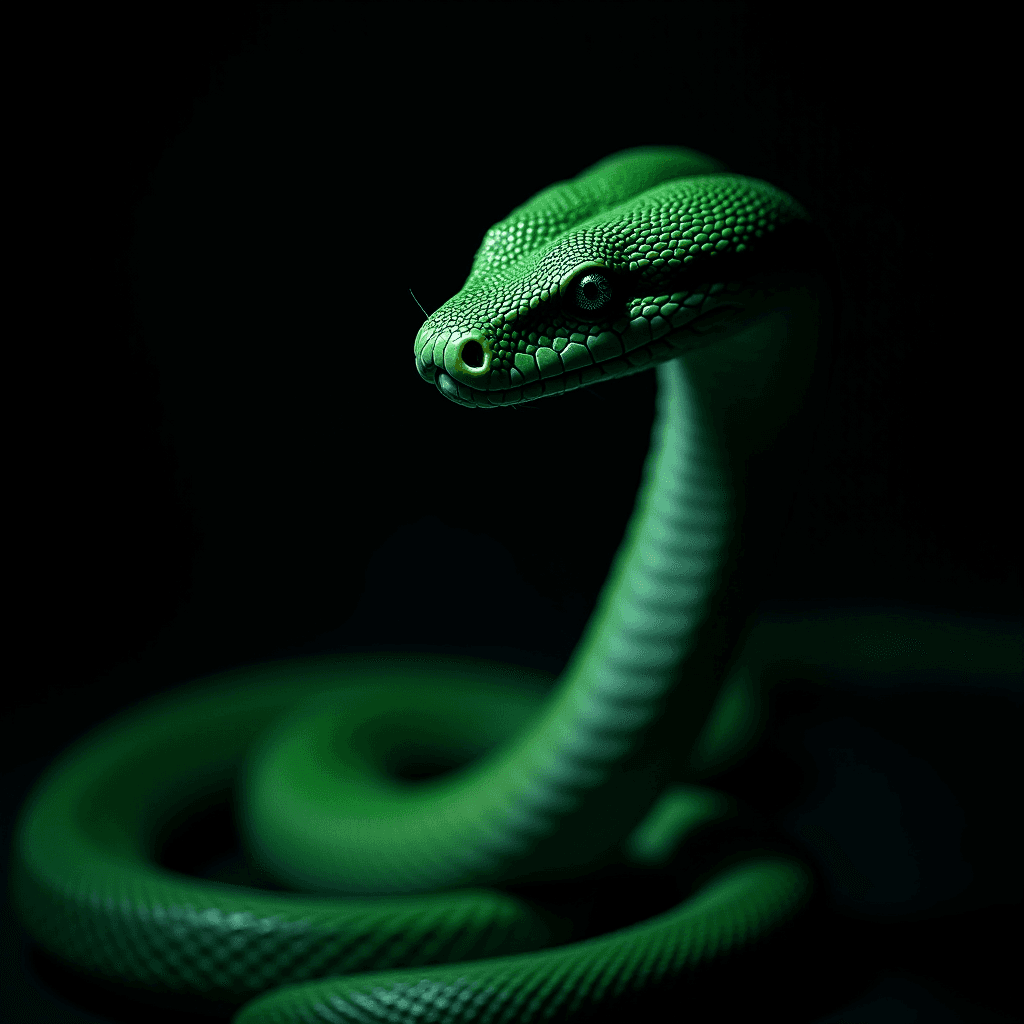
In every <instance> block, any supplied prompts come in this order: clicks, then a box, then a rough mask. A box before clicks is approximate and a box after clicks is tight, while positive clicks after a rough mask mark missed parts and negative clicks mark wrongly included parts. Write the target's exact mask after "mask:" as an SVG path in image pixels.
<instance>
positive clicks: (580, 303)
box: [576, 273, 612, 314]
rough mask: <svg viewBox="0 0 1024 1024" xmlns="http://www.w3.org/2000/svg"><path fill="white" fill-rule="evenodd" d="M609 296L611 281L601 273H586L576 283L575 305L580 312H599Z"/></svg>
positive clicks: (610, 295)
mask: <svg viewBox="0 0 1024 1024" xmlns="http://www.w3.org/2000/svg"><path fill="white" fill-rule="evenodd" d="M611 298H612V286H611V282H610V281H609V280H608V279H607V278H606V277H605V276H604V275H603V274H595V273H590V274H586V275H584V276H583V277H582V278H580V280H579V282H578V283H577V285H576V307H577V308H578V309H579V311H580V312H581V313H590V314H593V313H599V312H601V311H602V310H603V309H604V308H605V307H606V306H607V305H608V304H609V302H610V301H611Z"/></svg>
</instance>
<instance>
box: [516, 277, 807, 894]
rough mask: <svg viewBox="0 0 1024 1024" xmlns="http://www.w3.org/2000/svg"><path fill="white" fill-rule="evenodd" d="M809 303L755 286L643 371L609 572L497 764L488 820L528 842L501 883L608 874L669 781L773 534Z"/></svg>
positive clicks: (764, 566) (791, 469)
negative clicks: (533, 714)
mask: <svg viewBox="0 0 1024 1024" xmlns="http://www.w3.org/2000/svg"><path fill="white" fill-rule="evenodd" d="M824 301H825V300H824V298H823V290H822V288H821V287H820V286H818V285H817V284H816V283H814V282H809V281H808V279H807V278H806V277H805V276H802V277H800V278H796V277H795V276H793V275H785V274H778V275H773V276H771V277H765V278H762V280H761V283H760V285H759V287H758V289H757V291H756V293H755V299H754V301H753V302H752V303H751V304H750V305H748V306H746V307H745V309H744V311H743V313H742V314H739V316H738V318H737V319H736V320H734V321H733V322H732V323H730V324H727V325H725V326H724V327H723V328H721V330H722V331H723V332H725V333H724V334H723V335H722V336H717V335H716V334H712V335H711V336H710V337H708V336H705V338H703V339H701V341H702V343H701V344H700V347H698V348H696V349H694V350H692V351H690V352H689V353H687V354H686V355H684V356H681V357H679V358H677V359H674V360H671V361H669V362H666V363H663V364H661V365H659V366H658V367H657V373H658V390H657V408H656V416H655V422H654V427H653V431H652V438H651V445H650V449H649V452H648V456H647V460H646V464H645V468H644V479H643V483H642V485H641V487H640V489H639V491H638V494H637V499H636V504H635V507H634V511H633V513H632V515H631V518H630V520H629V523H628V525H627V527H626V531H625V535H624V537H623V540H622V543H621V545H620V547H619V549H618V551H617V553H616V555H615V558H614V561H613V563H612V567H611V571H610V572H609V575H608V578H607V580H606V582H605V584H604V587H603V588H602V591H601V593H600V595H599V598H598V601H597V604H596V607H595V610H594V612H593V614H592V616H591V618H590V620H589V621H588V623H587V625H586V628H585V630H584V633H583V635H582V637H581V639H580V641H579V643H578V645H577V647H576V649H575V651H574V652H573V654H572V656H571V658H570V661H569V663H568V665H567V667H566V669H565V671H564V673H563V675H562V678H561V680H560V683H559V686H558V688H557V689H556V691H555V693H554V695H553V698H552V700H551V702H550V704H549V705H548V706H547V708H546V710H545V713H544V714H543V715H542V717H541V718H540V720H539V721H538V722H537V724H536V727H535V728H534V729H533V730H532V731H531V732H530V733H528V734H527V735H526V736H524V737H523V739H522V740H521V741H520V742H519V743H518V744H517V745H516V747H515V748H514V749H512V750H510V751H508V752H507V753H506V754H505V755H504V757H503V758H502V759H501V763H500V769H503V774H504V778H503V782H504V786H503V787H501V789H502V790H503V791H504V794H505V796H506V803H505V806H506V807H515V808H517V811H516V814H515V816H514V817H515V819H516V820H519V821H528V822H530V826H529V829H530V830H531V831H532V832H533V833H534V835H539V838H538V839H537V840H536V841H535V843H534V845H533V846H532V848H531V849H530V853H529V854H528V855H527V856H524V857H523V858H522V859H521V861H520V862H519V863H517V864H515V865H514V866H510V867H509V873H510V875H511V876H512V877H515V876H516V875H522V876H523V877H530V878H536V877H558V876H560V875H561V874H563V873H566V872H572V871H576V872H578V870H579V867H580V865H581V864H583V863H588V862H590V863H595V864H600V863H601V862H603V861H607V860H609V859H617V856H618V853H617V851H618V849H619V847H620V844H621V842H622V840H623V839H624V838H625V836H626V835H627V834H628V833H629V832H630V831H631V829H632V828H634V827H635V826H636V825H637V824H638V823H639V822H640V821H641V820H642V819H643V817H644V816H645V815H646V813H647V812H648V811H649V809H650V808H651V806H652V805H653V803H654V801H655V800H656V799H657V797H658V795H659V794H660V792H661V791H662V790H663V789H664V787H665V785H666V784H667V783H668V782H669V781H672V780H676V779H679V778H685V776H686V773H687V764H688V759H689V752H690V751H691V749H692V748H693V746H694V744H695V742H696V740H697V738H698V736H699V734H700V731H701V729H702V728H703V726H704V724H705V722H706V720H707V718H708V715H709V713H710V711H711V709H712V707H713V705H714V701H715V699H716V697H717V695H718V692H719V690H720V687H721V684H722V682H723V681H724V679H725V678H726V676H727V674H728V673H729V670H730V668H731V665H732V663H733V662H734V660H735V659H736V657H737V653H738V651H739V648H740V647H741V644H742V641H743V639H744V636H745V634H746V632H747V631H748V629H749V627H750V623H751V618H752V614H753V611H754V608H755V605H756V602H757V600H758V598H759V592H760V590H761V589H762V588H763V584H764V581H765V577H766V576H767V575H768V574H769V573H770V572H771V567H772V555H773V552H774V551H775V549H776V548H777V546H778V540H779V536H780V534H781V532H782V530H783V528H784V526H785V523H786V520H787V518H788V513H789V509H790V505H791V499H792V495H793V491H794V488H795V485H796V483H797V481H798V478H799V473H800V469H801V466H802V462H801V459H800V457H799V456H800V450H801V447H802V444H803V441H804V439H805V438H806V437H807V436H808V435H807V431H806V424H805V422H804V419H803V417H802V416H801V413H803V412H805V411H806V408H805V407H806V404H807V403H806V397H807V394H808V391H809V389H810V387H811V383H812V378H813V377H814V376H815V368H816V365H817V364H820V361H821V360H820V358H818V356H819V352H818V334H819V324H820V323H821V321H822V319H823V318H827V314H826V312H825V311H824V310H823V309H822V305H823V302H824ZM818 369H819V371H820V365H819V366H818ZM556 821H557V822H558V824H557V828H556V827H555V825H554V823H555V822H556ZM545 826H547V827H545ZM524 830H525V827H524ZM510 845H512V844H510ZM524 845H525V844H524Z"/></svg>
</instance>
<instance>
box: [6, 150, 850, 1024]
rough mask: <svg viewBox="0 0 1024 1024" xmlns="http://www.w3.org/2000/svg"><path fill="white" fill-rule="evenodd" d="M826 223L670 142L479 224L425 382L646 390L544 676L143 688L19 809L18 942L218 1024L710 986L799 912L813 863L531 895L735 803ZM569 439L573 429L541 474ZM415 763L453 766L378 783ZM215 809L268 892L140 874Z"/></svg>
mask: <svg viewBox="0 0 1024 1024" xmlns="http://www.w3.org/2000/svg"><path fill="white" fill-rule="evenodd" d="M817 237H818V236H817V234H816V230H815V229H814V227H813V225H812V224H811V223H810V218H809V217H808V214H807V213H806V211H805V210H804V209H803V208H802V207H801V206H800V205H799V204H798V203H797V202H796V201H795V200H793V199H792V198H790V197H789V196H788V195H787V194H785V193H784V192H782V191H780V190H779V189H778V188H776V187H774V186H772V185H770V184H768V183H766V182H764V181H760V180H757V179H753V178H749V177H744V176H741V175H737V174H732V173H729V172H727V171H726V170H725V169H724V168H723V167H722V166H721V165H720V164H719V163H718V162H717V161H715V160H712V159H710V158H708V157H706V156H704V155H702V154H700V153H697V152H694V151H692V150H687V149H681V148H675V147H645V148H640V149H633V150H627V151H624V152H622V153H618V154H616V155H614V156H611V157H608V158H607V159H605V160H602V161H601V162H599V163H597V164H595V165H594V166H592V167H590V168H588V169H587V170H585V171H583V172H582V173H581V174H580V175H578V176H577V177H576V178H574V179H571V180H568V181H563V182H560V183H557V184H555V185H553V186H551V187H550V188H547V189H545V190H543V191H542V192H540V193H538V194H537V195H535V196H534V197H533V198H532V199H530V200H528V201H527V202H526V203H524V204H523V205H522V206H520V207H518V208H517V209H515V210H514V211H513V212H512V213H511V214H510V215H509V216H508V217H506V218H505V219H504V220H503V221H501V222H500V223H498V224H496V225H495V226H494V227H493V228H491V229H490V230H489V231H488V232H487V234H486V236H485V238H484V241H483V243H482V245H481V246H480V249H479V251H478V252H477V254H476V257H475V260H474V262H473V265H472V269H471V272H470V274H469V277H468V279H467V280H466V283H465V285H464V286H463V288H462V289H461V291H459V293H458V294H457V295H455V296H454V297H453V298H451V299H450V300H449V301H448V302H446V303H445V304H444V305H443V306H441V307H440V308H439V309H438V310H437V311H436V312H435V313H433V314H432V315H431V316H430V317H428V319H427V320H426V322H425V323H424V324H423V326H422V327H421V329H420V330H419V333H418V334H417V337H416V340H415V358H416V369H417V371H418V373H419V374H420V376H421V377H423V378H424V379H425V380H426V381H428V382H430V383H432V384H434V385H435V386H436V387H437V389H438V390H439V391H440V392H441V394H442V395H444V396H445V397H446V398H448V399H450V400H451V401H453V402H455V403H457V404H459V405H461V406H466V407H468V408H471V409H495V408H502V407H505V406H516V405H519V404H522V403H524V402H529V401H532V400H535V399H539V398H542V397H547V396H550V395H560V394H562V393H564V392H566V391H570V390H573V389H575V388H582V387H587V386H590V385H592V384H595V383H597V382H600V381H604V380H605V379H608V378H614V377H621V376H624V375H627V374H632V373H635V372H639V371H642V370H646V369H649V368H654V369H655V371H656V373H657V403H656V415H655V423H654V427H653V433H652V440H651V446H650V450H649V452H648V456H647V461H646V464H645V469H644V479H643V482H642V485H641V487H640V490H639V492H638V494H637V498H636V504H635V508H634V511H633V514H632V516H631V518H630V521H629V524H628V527H627V529H626V533H625V536H624V538H623V540H622V543H621V545H620V547H619V550H618V552H617V554H616V556H615V559H614V561H613V563H612V566H611V569H610V572H609V575H608V578H607V580H606V582H605V584H604V587H603V589H602V591H601V594H600V596H599V599H598V602H597V605H596V607H595V610H594V612H593V615H592V617H591V618H590V620H589V622H588V624H587V626H586V628H585V630H584V633H583V635H582V637H581V639H580V641H579V643H578V645H577V647H576V649H575V651H574V652H573V654H572V656H571V658H570V660H569V662H568V664H567V665H566V667H565V669H564V671H563V673H562V675H561V676H560V678H559V679H558V680H557V681H554V682H553V681H551V680H550V679H548V678H547V677H544V676H543V675H542V674H540V673H535V672H530V671H527V670H525V669H520V668H514V667H511V666H503V665H496V664H490V663H487V662H483V661H475V660H473V659H461V660H460V659H455V658H450V657H441V656H436V655H431V656H427V655H424V656H417V657H411V656H405V655H386V656H385V655H382V656H380V657H371V656H363V655H360V656H355V655H339V656H321V657H314V658H305V659H289V660H283V661H278V662H271V663H267V664H261V665H257V666H251V667H246V668H241V669H237V670H234V671H232V672H227V673H221V674H220V675H218V676H215V677H212V678H209V679H203V680H200V681H198V682H196V683H192V684H190V685H188V686H185V687H182V688H179V689H177V690H175V691H173V692H171V693H168V694H163V695H160V696H158V697H155V698H151V699H150V700H148V701H145V702H142V703H140V704H139V705H138V706H136V707H133V708H130V709H129V710H127V711H125V712H123V713H122V714H121V715H120V716H119V717H118V718H116V719H114V720H112V721H110V722H108V723H105V724H103V725H101V726H100V727H99V728H98V729H96V730H94V731H93V732H92V733H90V734H88V735H87V736H85V737H84V738H83V739H82V740H80V741H79V742H78V743H76V744H75V745H74V746H73V747H72V748H71V749H69V750H68V751H67V752H65V753H64V754H63V755H62V756H61V757H60V758H59V759H58V760H57V761H56V762H55V763H54V764H53V765H52V766H51V767H50V768H49V769H48V770H47V772H46V773H45V774H44V775H43V777H42V778H41V779H40V781H39V782H38V784H37V785H36V787H35V789H34V790H33V792H32V793H31V795H30V797H29V799H28V800H27V801H26V804H25V806H24V808H23V810H22V813H21V816H20V819H19V822H18V825H17V829H16V835H15V849H14V866H13V871H12V878H11V884H12V893H13V897H14V902H15V906H16V908H17V911H18V914H19V916H20V918H21V921H22V922H23V924H24V926H25V927H26V929H27V930H28V932H29V933H30V934H31V936H32V937H33V938H34V939H35V940H36V941H37V942H38V943H39V944H40V945H41V946H42V947H43V948H44V949H46V950H47V951H48V952H49V953H50V954H51V955H53V956H55V957H57V958H59V959H60V960H62V961H64V962H65V963H67V964H69V965H71V966H72V967H73V969H75V970H77V971H80V972H82V973H83V974H85V975H87V976H89V977H91V978H96V979H102V980H104V981H106V982H109V983H116V984H119V985H123V986H127V987H128V988H131V989H135V990H138V991H139V992H150V993H156V995H157V997H158V998H160V999H164V998H167V999H173V998H178V997H180V998H182V999H184V1000H186V1001H188V1000H192V1002H191V1003H187V1004H188V1005H193V1004H194V1005H195V1006H200V1007H210V1008H212V1009H215V1010H219V1011H220V1012H222V1013H228V1012H231V1011H232V1010H233V1009H234V1008H238V1007H240V1009H238V1010H237V1014H236V1016H235V1018H234V1019H235V1020H236V1021H238V1022H240V1024H256V1022H258V1021H259V1022H263V1021H265V1022H271V1021H273V1022H283V1021H318V1022H324V1021H331V1022H335V1021H336V1022H342V1021H345V1022H367V1024H368V1022H381V1021H392V1022H399V1021H403V1022H406V1021H407V1022H413V1021H431V1022H439V1024H470V1022H484V1021H487V1022H513V1021H516V1022H518V1021H539V1020H557V1021H563V1020H576V1019H590V1018H593V1017H594V1016H599V1015H601V1014H608V1013H612V1014H619V1013H622V1012H625V1008H626V1007H629V1006H632V1005H633V1002H634V1001H635V1000H636V999H638V998H640V997H646V996H650V995H651V994H652V993H653V994H656V995H657V994H663V993H666V992H673V991H680V992H683V995H682V996H681V997H680V998H681V999H682V1001H683V1002H684V1003H685V988H686V986H687V985H688V984H690V983H691V982H692V981H693V979H696V978H698V977H700V975H701V974H702V972H705V971H707V970H710V969H712V968H713V967H714V965H715V964H718V963H721V962H722V961H723V959H724V960H728V959H729V957H730V956H733V955H734V954H737V955H738V953H742V951H744V950H748V949H751V948H755V949H756V948H758V943H759V942H761V941H762V940H763V939H764V937H765V936H771V935H774V934H776V933H777V931H778V929H780V928H783V927H785V926H786V924H787V922H789V921H791V920H792V919H794V917H795V916H796V915H797V914H798V912H799V911H800V909H801V908H802V907H803V906H805V904H806V902H807V900H808V899H809V895H810V892H811V890H812V884H811V874H810V871H809V870H808V869H807V868H806V867H805V866H804V865H803V864H802V863H801V862H800V860H799V859H796V858H794V857H793V856H791V855H790V854H788V853H786V852H785V851H780V850H778V849H773V848H771V847H770V845H767V846H766V845H763V844H762V845H759V844H758V843H756V842H752V843H750V844H748V846H749V848H748V849H745V850H743V851H740V852H739V853H736V852H735V851H734V852H733V854H731V855H730V856H727V857H723V858H722V859H721V861H720V863H718V864H712V865H710V866H709V867H708V868H707V869H706V870H701V871H697V872H696V873H693V872H691V875H690V876H689V877H688V880H679V879H677V882H676V883H675V884H676V885H677V888H678V891H677V892H674V894H673V893H672V892H669V893H668V895H667V896H666V899H667V900H668V905H666V906H664V907H662V908H660V909H659V910H658V912H656V913H654V914H653V916H649V917H646V918H643V919H640V920H633V921H627V922H626V923H624V924H623V923H621V922H620V923H619V926H618V927H614V928H612V930H610V931H608V932H601V931H600V930H598V931H596V932H595V930H594V925H593V922H592V923H591V925H590V926H589V927H588V926H586V925H581V924H580V923H579V922H575V921H573V920H572V919H571V915H566V914H565V913H561V912H559V911H558V910H557V908H556V909H552V907H551V906H550V905H545V901H544V900H543V899H539V898H536V896H537V894H538V893H548V894H552V893H557V892H559V891H562V890H568V889H569V888H571V887H572V886H573V885H574V884H575V883H576V880H578V879H579V878H580V877H584V876H592V877H594V878H596V879H613V878H619V877H622V875H621V873H622V872H623V871H627V872H628V871H633V872H636V873H639V874H640V875H644V874H645V873H647V874H648V875H650V874H651V873H654V876H656V877H658V878H662V877H664V878H665V879H671V878H673V877H676V876H673V874H672V871H673V870H674V869H673V865H674V864H675V863H677V861H678V860H679V858H680V856H682V857H683V858H684V859H685V853H686V850H687V843H688V841H689V840H691V839H692V837H693V836H695V835H697V834H698V833H701V834H702V830H708V829H712V830H713V827H714V826H715V825H716V823H722V822H726V821H728V820H730V819H731V818H732V817H733V816H734V813H735V809H734V808H733V805H732V802H731V801H730V799H729V798H728V797H726V796H725V795H724V794H721V793H718V792H716V791H715V790H712V789H709V788H706V787H705V786H703V785H701V784H699V782H700V779H701V778H702V777H706V776H707V775H709V774H710V773H712V772H713V771H714V769H715V767H716V766H720V765H722V764H724V763H726V762H728V760H729V758H730V757H732V756H735V755H736V752H737V751H740V750H742V749H743V745H744V743H745V742H746V740H747V739H749V734H750V729H751V722H752V720H753V719H754V718H756V715H753V714H752V713H751V706H752V701H753V700H754V697H753V696H752V693H753V690H752V678H753V675H754V674H755V666H751V665H749V664H747V663H745V661H744V659H743V657H742V654H741V652H742V649H743V641H744V638H745V637H746V636H747V635H748V633H749V629H750V623H751V616H752V614H753V610H754V607H755V604H756V601H757V598H758V593H759V590H761V589H763V584H764V581H765V579H766V577H767V575H768V574H769V573H770V572H771V566H772V564H773V562H772V553H773V551H774V549H775V547H776V545H777V541H778V537H779V534H780V531H781V529H782V527H783V526H784V524H785V521H786V515H787V513H788V509H789V507H790V504H791V499H792V495H793V492H794V488H795V486H796V485H797V484H798V482H799V475H800V466H801V465H803V462H802V458H801V453H802V452H803V451H804V447H805V445H806V443H807V438H808V437H809V436H810V434H811V433H812V431H811V429H810V426H809V424H812V423H813V420H811V419H809V418H808V417H811V416H813V415H814V411H813V410H814V408H815V402H814V398H815V396H816V395H817V394H818V393H819V392H820V390H821V389H820V386H819V385H820V378H821V373H822V368H823V366H825V356H824V353H825V351H826V350H827V347H828V346H827V344H825V340H826V336H827V335H828V322H829V316H830V314H829V309H830V307H829V305H828V303H829V291H828V287H827V284H826V283H825V278H824V277H823V276H822V275H821V274H820V273H819V270H818V268H819V259H820V251H819V246H818V242H817ZM478 415H479V414H477V413H473V414H470V413H468V412H467V413H466V416H467V417H468V418H469V419H473V417H474V416H478ZM481 419H482V420H483V421H485V422H481V423H480V424H479V427H478V429H484V430H491V431H493V439H494V447H493V450H494V457H495V465H497V466H500V467H501V471H502V472H505V473H506V474H507V476H508V479H509V480H510V481H514V482H515V485H516V486H524V487H525V486H529V475H528V467H527V466H525V465H524V464H523V462H522V461H521V460H519V459H518V458H517V457H516V453H517V449H516V448H514V447H513V446H512V445H511V444H510V443H509V442H508V437H509V430H508V417H507V414H506V418H505V419H503V418H502V416H497V417H494V418H492V417H481ZM583 443H587V439H586V438H579V437H567V438H565V439H564V445H565V453H566V458H571V456H572V450H573V446H574V445H576V444H583ZM586 514H587V511H586V510H581V515H586ZM536 529H537V534H536V536H537V542H538V543H544V544H548V543H560V542H570V540H571V536H572V534H571V532H569V531H566V530H562V529H560V528H559V525H558V524H551V523H548V524H545V523H544V522H543V521H542V520H541V521H539V522H538V523H537V524H536ZM560 534H561V538H562V539H560V536H559V535H560ZM417 760H419V761H421V762H422V761H424V760H426V761H434V762H437V763H443V764H447V765H450V766H451V767H450V770H448V771H444V772H440V773H438V774H435V775H434V776H432V777H428V778H421V779H413V778H410V777H408V773H406V774H403V768H402V766H403V764H406V765H407V764H409V763H413V762H416V761H417ZM226 791H230V792H234V793H236V796H235V801H236V803H235V807H236V813H237V818H238V822H239V829H240V832H241V835H242V838H243V840H244V842H245V845H246V848H247V850H248V853H249V856H250V857H251V859H252V862H253V863H254V864H255V865H256V866H257V867H258V869H259V870H260V871H261V872H263V877H266V878H268V879H273V880H274V885H273V886H270V885H268V887H267V888H263V889H257V888H252V887H246V886H242V885H234V884H230V883H228V882H220V881H212V880H210V879H203V878H198V877H190V876H186V875H184V874H181V873H178V872H175V871H173V870H171V869H169V868H168V867H166V866H164V865H163V864H162V863H161V861H160V856H161V855H160V851H161V844H162V843H163V842H164V841H165V839H166V836H167V835H168V834H169V832H170V831H172V830H173V828H174V827H175V823H177V822H180V821H181V820H183V818H185V817H187V815H188V814H189V813H191V812H192V811H194V809H195V808H197V807H203V806H209V805H210V804H211V802H213V801H215V800H216V799H218V798H219V797H220V796H222V795H223V794H224V793H225V792H226ZM616 872H619V874H616ZM659 872H663V873H664V874H659ZM609 884H611V883H609ZM665 884H666V886H668V888H669V889H671V884H672V883H671V882H670V881H666V883H665ZM668 896H671V899H668ZM609 1019H617V1018H616V1017H615V1016H612V1017H611V1018H609Z"/></svg>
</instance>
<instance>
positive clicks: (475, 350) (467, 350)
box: [462, 340, 484, 370]
mask: <svg viewBox="0 0 1024 1024" xmlns="http://www.w3.org/2000/svg"><path fill="white" fill-rule="evenodd" d="M462 361H463V362H464V363H465V364H466V366H471V367H472V368H473V369H474V370H476V369H479V368H480V367H481V366H483V365H484V349H483V346H482V345H481V344H480V342H479V341H472V340H470V341H467V342H466V344H465V345H463V346H462Z"/></svg>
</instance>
